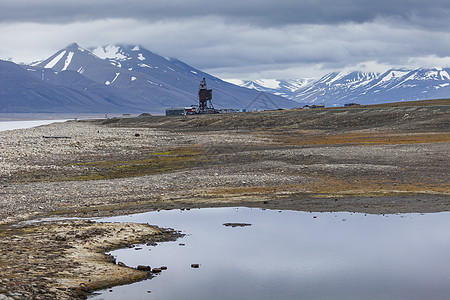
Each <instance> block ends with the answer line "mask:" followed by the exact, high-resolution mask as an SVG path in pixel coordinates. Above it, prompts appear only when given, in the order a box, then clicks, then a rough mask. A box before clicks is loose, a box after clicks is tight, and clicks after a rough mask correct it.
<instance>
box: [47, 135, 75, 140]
mask: <svg viewBox="0 0 450 300" xmlns="http://www.w3.org/2000/svg"><path fill="white" fill-rule="evenodd" d="M42 137H43V138H44V139H71V138H72V137H71V136H60V135H43V136H42Z"/></svg>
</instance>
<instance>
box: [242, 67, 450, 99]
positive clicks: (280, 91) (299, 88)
mask: <svg viewBox="0 0 450 300" xmlns="http://www.w3.org/2000/svg"><path fill="white" fill-rule="evenodd" d="M267 83H269V84H267ZM241 86H246V87H249V88H254V89H257V90H260V91H267V92H270V93H273V94H277V95H283V96H285V97H287V98H289V99H292V100H294V101H296V102H299V103H304V104H324V105H326V106H342V105H344V104H345V103H351V102H355V103H360V104H375V103H386V102H396V101H408V100H426V99H439V98H449V97H450V68H446V69H442V68H434V69H424V68H419V69H414V70H408V69H391V70H388V71H386V72H384V73H366V72H356V71H355V72H334V73H329V74H326V75H325V76H323V77H322V78H319V79H315V80H314V79H309V80H305V79H300V80H271V81H267V80H266V81H247V82H242V83H241Z"/></svg>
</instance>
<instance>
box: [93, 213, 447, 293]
mask: <svg viewBox="0 0 450 300" xmlns="http://www.w3.org/2000/svg"><path fill="white" fill-rule="evenodd" d="M102 221H108V222H109V221H111V222H113V221H114V222H116V221H119V222H140V223H149V224H155V225H158V226H161V227H172V228H175V229H177V230H181V231H182V232H183V233H186V234H187V235H186V236H185V237H183V238H180V239H178V240H177V241H176V242H166V243H161V244H159V245H157V246H146V245H139V246H135V247H134V248H127V249H121V250H117V251H113V252H111V254H112V255H113V256H115V257H116V258H117V261H121V262H124V263H125V264H126V265H128V266H132V267H136V266H137V265H150V266H151V267H160V266H167V267H168V269H167V270H165V271H163V272H162V273H161V274H159V275H157V276H156V277H155V278H152V279H150V280H144V281H141V282H138V283H134V284H131V285H126V286H118V287H114V288H111V289H108V290H104V291H101V294H98V295H95V296H93V297H92V299H448V295H450V254H449V249H450V231H449V228H450V213H433V214H404V215H365V214H358V213H307V212H296V211H272V210H261V209H249V208H215V209H195V210H189V211H180V210H172V211H161V212H149V213H144V214H137V215H130V216H121V217H114V218H108V219H104V220H102ZM224 223H249V224H252V225H251V226H245V227H227V226H224V225H223V224H224ZM140 248H142V249H140ZM191 264H200V267H199V268H198V269H195V268H191Z"/></svg>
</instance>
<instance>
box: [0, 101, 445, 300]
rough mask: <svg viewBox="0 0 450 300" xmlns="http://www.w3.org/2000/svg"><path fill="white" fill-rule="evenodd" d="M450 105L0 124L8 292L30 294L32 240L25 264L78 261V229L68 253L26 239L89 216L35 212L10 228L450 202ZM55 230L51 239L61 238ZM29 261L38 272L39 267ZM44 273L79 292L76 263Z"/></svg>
mask: <svg viewBox="0 0 450 300" xmlns="http://www.w3.org/2000/svg"><path fill="white" fill-rule="evenodd" d="M449 108H450V101H449V100H441V101H439V102H437V101H435V102H432V101H429V102H426V103H411V104H409V105H408V104H407V105H405V106H399V105H393V106H386V105H384V106H372V107H356V108H346V109H344V108H341V109H319V110H297V111H276V112H259V113H246V114H229V115H200V116H186V117H145V118H130V119H108V120H96V121H70V122H66V123H57V124H52V125H49V126H43V127H38V128H32V129H27V130H14V131H7V132H0V147H1V152H0V166H1V168H0V223H2V224H3V229H1V235H2V243H0V248H1V253H2V256H1V259H0V266H1V268H2V276H1V278H2V281H1V282H0V297H2V294H4V295H9V296H11V297H16V298H18V297H19V294H20V293H22V291H23V290H24V288H23V289H22V290H20V291H19V292H17V289H16V288H15V286H14V285H13V284H12V282H15V281H16V280H17V278H18V277H17V276H19V274H20V272H19V271H20V270H21V269H20V268H18V267H17V265H18V264H17V263H16V262H17V261H19V260H18V258H17V257H16V256H14V255H10V254H12V253H16V252H17V249H22V250H19V254H20V255H22V254H23V255H24V256H23V257H22V262H23V265H24V266H28V264H30V265H29V266H30V268H34V267H32V266H36V263H38V260H37V259H36V258H35V257H38V256H39V255H53V256H54V257H58V259H61V257H65V258H66V261H67V260H68V261H70V259H69V258H68V257H71V256H70V254H69V253H70V249H73V248H70V247H74V248H76V249H78V248H77V247H78V246H76V245H79V244H80V243H81V244H83V242H82V241H78V240H76V239H75V240H74V239H72V238H70V237H67V235H66V239H67V240H68V241H70V243H71V244H68V245H70V247H68V246H67V247H68V248H64V247H66V246H64V245H58V246H57V247H55V248H59V247H61V249H60V250H59V251H60V252H57V253H55V252H52V251H49V252H45V254H39V255H38V256H35V255H34V254H30V253H28V252H26V251H25V249H27V248H32V249H34V250H32V251H37V249H38V248H40V247H41V246H39V245H41V244H40V243H37V242H36V243H29V244H28V245H29V247H23V248H25V249H23V248H20V246H16V245H23V244H21V243H22V240H21V239H25V240H24V241H26V239H29V238H30V237H32V236H33V235H36V237H37V239H36V238H35V239H34V241H37V240H46V239H49V237H48V235H49V234H48V230H49V229H47V227H45V226H51V227H52V230H62V233H58V234H55V235H54V236H59V235H60V234H62V235H63V236H64V234H65V233H67V232H68V231H70V230H73V228H72V227H73V226H78V225H76V224H78V223H76V222H75V223H70V222H69V223H70V224H71V225H64V226H61V224H59V223H51V224H53V225H49V224H47V225H45V224H43V225H39V224H36V225H33V226H34V227H33V229H32V230H31V229H29V227H27V226H31V225H26V226H25V227H23V226H22V225H21V226H15V227H11V224H17V222H19V221H24V220H29V219H35V218H39V217H49V216H75V217H91V216H105V215H115V214H126V213H130V212H140V211H147V210H156V209H174V208H190V207H214V206H249V207H264V208H272V209H292V210H306V211H357V212H366V213H399V212H436V211H448V210H450V201H449V200H450V198H449V180H448V178H449V170H448V165H449V152H450V151H449V149H450V147H449V142H450V132H449V127H450V126H449V120H450V118H449ZM94 224H95V223H94ZM80 226H81V225H80ZM83 226H88V227H89V226H92V224H84V225H83ZM83 226H81V227H83ZM94 226H97V225H94ZM98 226H101V225H98ZM123 226H125V225H123ZM11 228H14V230H11ZM60 228H62V229H60ZM108 230H113V229H108ZM152 230H153V229H152ZM108 232H109V231H108ZM111 232H113V233H114V234H109V233H106V231H105V233H104V234H99V235H98V236H97V237H98V240H99V241H101V242H103V241H108V240H110V239H112V236H115V231H111ZM46 235H47V236H46ZM138 236H139V234H137V235H136V238H137V237H138ZM3 237H4V238H3ZM146 238H149V235H146ZM120 239H121V238H120V237H118V238H117V240H115V241H116V242H114V243H112V244H111V245H109V246H111V247H113V246H114V245H115V244H117V243H119V242H118V240H120ZM96 240H97V238H96ZM56 242H57V241H56V240H55V239H54V238H53V240H52V242H51V243H56ZM101 242H99V243H100V244H101ZM121 244H122V243H121ZM17 247H19V248H17ZM62 249H66V250H64V251H63V250H62ZM102 250H103V248H102V249H100V248H95V249H91V251H93V252H95V253H99V252H101V251H102ZM27 251H28V250H27ZM61 251H62V252H61ZM22 252H24V253H22ZM25 252H26V253H25ZM72 252H73V251H72ZM5 253H7V254H5ZM8 253H9V254H8ZM30 256H31V257H30ZM39 257H40V256H39ZM103 259H104V260H106V258H103ZM50 261H51V260H50ZM76 261H77V262H78V263H81V262H79V259H77V260H76ZM72 262H74V261H73V259H72ZM33 264H34V265H33ZM109 264H110V265H111V266H114V265H113V264H111V263H109ZM37 266H39V265H37ZM47 267H48V265H44V266H41V268H42V271H43V272H44V271H45V272H48V268H47ZM70 268H72V269H76V268H74V267H73V266H72V267H71V266H69V265H68V266H67V268H65V267H64V268H63V269H70ZM94 269H95V268H94ZM119 269H129V268H119ZM92 272H93V274H94V273H95V274H97V275H98V276H99V277H98V278H103V277H104V274H103V275H102V273H100V272H97V273H96V272H94V271H92ZM5 274H7V276H6V275H5ZM30 274H31V275H30V278H33V276H37V275H36V274H38V273H30ZM33 274H35V275H33ZM95 274H94V275H95ZM94 275H92V276H94ZM97 275H95V276H97ZM40 276H41V275H40ZM46 276H47V277H48V278H49V282H57V283H58V284H57V285H55V284H53V285H51V284H50V283H48V287H49V288H48V289H47V290H46V291H45V292H46V293H47V292H48V291H50V290H52V291H64V293H65V295H66V294H67V297H69V298H70V297H80V296H79V295H80V294H77V295H78V296H77V295H75V294H74V293H72V292H70V293H69V292H68V291H73V290H74V285H73V282H72V283H70V284H68V283H67V282H68V281H65V280H64V278H66V277H68V276H69V275H67V274H65V273H64V271H63V270H60V271H57V272H56V271H55V272H53V273H49V274H47V275H46ZM70 276H73V274H72V275H70ZM95 276H94V277H95ZM4 278H6V280H4ZM99 280H100V279H99ZM30 282H32V280H31V279H30ZM76 283H77V284H78V285H79V283H80V282H78V281H77V282H76ZM81 283H84V284H86V283H85V282H81ZM24 284H25V283H24ZM30 284H31V283H30ZM32 288H35V289H37V290H42V293H44V291H43V290H45V288H44V287H41V286H39V287H33V286H32V285H31V288H30V289H31V290H32ZM58 288H59V289H58ZM55 289H56V290H55ZM44 294H45V293H44ZM24 295H26V294H24ZM5 297H6V296H5ZM19 298H20V297H19ZM44 298H45V297H44ZM0 299H1V298H0Z"/></svg>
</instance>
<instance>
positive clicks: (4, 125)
mask: <svg viewBox="0 0 450 300" xmlns="http://www.w3.org/2000/svg"><path fill="white" fill-rule="evenodd" d="M65 121H67V120H37V121H36V120H34V121H0V131H5V130H13V129H26V128H32V127H36V126H41V125H48V124H51V123H55V122H65Z"/></svg>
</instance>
